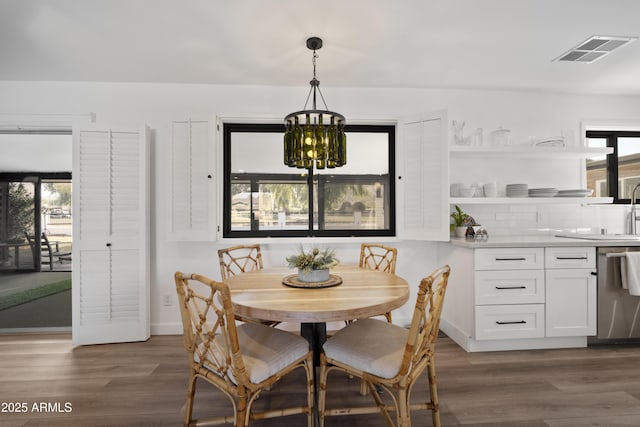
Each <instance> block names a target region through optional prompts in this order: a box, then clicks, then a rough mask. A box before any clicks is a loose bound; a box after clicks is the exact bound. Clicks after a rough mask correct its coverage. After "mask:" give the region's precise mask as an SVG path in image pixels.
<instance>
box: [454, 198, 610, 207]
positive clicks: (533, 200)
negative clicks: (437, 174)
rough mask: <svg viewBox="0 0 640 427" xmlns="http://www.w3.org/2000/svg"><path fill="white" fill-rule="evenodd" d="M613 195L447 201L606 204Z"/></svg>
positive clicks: (491, 203)
mask: <svg viewBox="0 0 640 427" xmlns="http://www.w3.org/2000/svg"><path fill="white" fill-rule="evenodd" d="M612 202H613V197H450V198H449V203H451V204H456V205H462V204H467V205H481V204H482V205H499V204H520V205H526V204H529V205H533V204H559V205H560V204H561V205H569V204H574V205H575V204H582V205H593V204H607V203H612Z"/></svg>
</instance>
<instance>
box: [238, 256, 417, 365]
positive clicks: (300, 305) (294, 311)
mask: <svg viewBox="0 0 640 427" xmlns="http://www.w3.org/2000/svg"><path fill="white" fill-rule="evenodd" d="M293 273H295V271H294V270H292V269H289V268H286V267H281V268H267V269H262V270H255V271H251V272H247V273H242V274H239V275H237V276H233V277H229V278H228V279H226V280H225V283H226V284H227V285H228V286H229V289H230V291H231V303H232V304H233V309H234V311H235V312H236V314H239V315H241V316H246V317H251V318H255V319H262V320H272V321H279V322H299V323H301V334H302V336H304V337H305V338H307V340H309V342H310V343H311V345H312V348H313V351H314V354H315V355H316V359H317V358H318V357H319V354H320V351H321V349H322V344H323V343H324V341H325V340H326V322H333V321H344V320H352V319H358V318H365V317H371V316H376V315H380V314H384V313H387V312H390V311H392V310H394V309H396V308H398V307H400V306H402V305H403V304H404V303H406V302H407V300H408V299H409V285H408V284H407V281H406V280H404V279H403V278H401V277H399V276H397V275H395V274H391V273H385V272H382V271H376V270H367V269H362V268H359V267H358V266H356V265H339V266H337V267H335V268H333V269H332V270H331V274H332V275H335V276H338V277H339V278H340V279H342V283H341V284H339V285H336V286H331V287H324V288H299V287H292V286H288V285H285V284H283V279H285V278H286V277H287V276H290V275H291V274H293Z"/></svg>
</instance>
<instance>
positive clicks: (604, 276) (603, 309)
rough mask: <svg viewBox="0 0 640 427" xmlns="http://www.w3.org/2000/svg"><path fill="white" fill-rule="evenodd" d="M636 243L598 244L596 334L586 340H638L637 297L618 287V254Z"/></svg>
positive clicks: (639, 311)
mask: <svg viewBox="0 0 640 427" xmlns="http://www.w3.org/2000/svg"><path fill="white" fill-rule="evenodd" d="M636 251H640V247H638V246H632V247H601V248H598V261H597V267H598V334H597V335H596V336H595V337H589V339H588V343H589V344H614V343H640V297H637V296H632V295H629V292H628V291H627V290H626V289H624V288H623V287H622V284H621V277H620V258H621V257H622V256H624V252H636Z"/></svg>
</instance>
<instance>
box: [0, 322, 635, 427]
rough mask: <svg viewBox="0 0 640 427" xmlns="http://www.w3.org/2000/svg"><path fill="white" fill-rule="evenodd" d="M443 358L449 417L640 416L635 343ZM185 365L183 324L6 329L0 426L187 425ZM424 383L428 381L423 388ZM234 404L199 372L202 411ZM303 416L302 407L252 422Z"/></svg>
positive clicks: (456, 420)
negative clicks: (109, 332)
mask: <svg viewBox="0 0 640 427" xmlns="http://www.w3.org/2000/svg"><path fill="white" fill-rule="evenodd" d="M436 360H437V368H436V371H437V375H438V384H439V393H440V402H441V405H442V423H443V425H445V426H474V427H480V426H482V427H488V426H491V427H538V426H547V427H568V426H639V425H640V347H638V346H618V347H604V346H602V347H601V346H598V347H589V348H586V349H566V350H564V349H563V350H537V351H510V352H491V353H465V352H464V351H463V350H462V349H460V348H459V347H458V346H457V345H456V344H455V343H453V342H452V341H451V340H450V339H448V338H446V337H444V338H441V339H440V340H439V342H438V347H437V359H436ZM186 366H187V365H186V355H185V352H184V350H183V345H182V337H180V336H154V337H152V338H151V339H150V340H149V341H147V342H144V343H126V344H110V345H96V346H86V347H78V348H73V347H72V345H71V342H70V337H69V335H66V334H48V335H4V336H0V402H1V404H2V407H1V408H0V410H1V412H0V426H3V427H5V426H6V427H22V426H25V427H26V426H29V427H30V426H53V427H57V426H60V427H62V426H65V427H70V426H71V427H73V426H82V427H94V426H178V425H181V423H182V414H183V411H184V403H185V397H186V380H187V369H186ZM301 380H302V375H297V374H295V375H294V376H292V377H289V378H285V379H284V380H283V381H282V382H280V383H278V384H277V385H276V386H275V387H274V388H273V389H272V390H271V391H270V392H268V393H266V394H263V395H262V396H261V397H260V400H259V403H258V404H259V405H270V406H272V407H275V406H277V405H279V404H281V403H282V402H284V401H286V402H288V403H291V401H293V400H301V401H302V400H304V394H303V393H304V392H303V387H301ZM329 380H330V382H329V394H328V399H329V404H328V405H337V404H340V403H343V402H349V403H351V402H355V401H360V400H361V401H362V402H363V403H365V404H368V403H369V399H370V397H368V396H367V397H362V396H360V395H359V394H358V390H359V382H358V381H357V380H353V379H348V378H347V377H346V376H343V375H341V374H335V375H333V376H330V377H329ZM426 395H427V391H426V386H425V384H424V383H423V382H421V383H420V385H419V386H417V389H416V390H414V398H420V397H424V396H426ZM16 403H20V404H21V403H25V404H26V406H27V410H26V412H22V413H16V411H15V410H16V408H15V404H16ZM43 403H44V406H43V407H42V408H41V407H40V405H41V404H43ZM34 404H36V408H41V409H43V410H42V411H37V410H36V408H34V406H33V405H34ZM65 405H67V406H65ZM45 409H46V410H45ZM65 410H66V411H67V412H65ZM228 410H229V403H228V400H227V398H226V397H225V396H224V395H223V394H222V393H220V392H218V391H217V390H216V389H214V388H212V387H210V386H208V385H207V384H206V383H204V382H202V383H200V386H199V389H198V393H197V401H196V408H195V412H196V414H197V415H202V416H206V415H207V414H214V413H215V414H221V413H225V412H228ZM228 413H230V412H228ZM412 421H413V426H431V417H430V415H429V413H427V412H414V413H413V419H412ZM304 425H305V418H304V417H303V416H298V415H296V416H291V417H284V418H277V419H272V420H264V421H259V422H255V423H253V424H252V426H254V427H266V426H272V427H284V426H286V427H291V426H304ZM385 425H386V424H385V422H384V420H383V419H382V417H381V416H379V415H377V414H372V415H365V416H357V415H356V416H350V417H334V418H328V419H327V421H326V426H327V427H332V426H335V427H344V426H350V427H378V426H385Z"/></svg>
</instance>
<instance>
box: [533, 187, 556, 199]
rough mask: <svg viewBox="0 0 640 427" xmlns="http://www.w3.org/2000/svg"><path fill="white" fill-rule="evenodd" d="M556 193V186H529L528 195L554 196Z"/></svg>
mask: <svg viewBox="0 0 640 427" xmlns="http://www.w3.org/2000/svg"><path fill="white" fill-rule="evenodd" d="M557 194H558V189H557V188H530V189H529V197H555V196H556V195H557Z"/></svg>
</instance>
